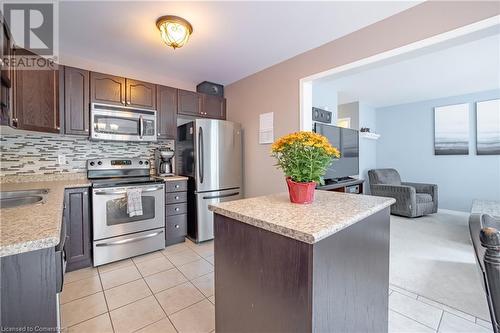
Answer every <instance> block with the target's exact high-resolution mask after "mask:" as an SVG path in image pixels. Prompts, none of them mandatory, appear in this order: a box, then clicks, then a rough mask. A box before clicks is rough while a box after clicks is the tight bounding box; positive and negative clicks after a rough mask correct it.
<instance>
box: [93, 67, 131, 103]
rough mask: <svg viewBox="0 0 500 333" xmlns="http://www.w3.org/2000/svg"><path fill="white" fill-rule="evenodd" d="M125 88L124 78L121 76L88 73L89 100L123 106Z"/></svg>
mask: <svg viewBox="0 0 500 333" xmlns="http://www.w3.org/2000/svg"><path fill="white" fill-rule="evenodd" d="M125 90H126V86H125V78H123V77H119V76H114V75H109V74H102V73H95V72H92V73H90V100H91V102H92V103H103V104H111V105H121V106H125V105H126V99H125Z"/></svg>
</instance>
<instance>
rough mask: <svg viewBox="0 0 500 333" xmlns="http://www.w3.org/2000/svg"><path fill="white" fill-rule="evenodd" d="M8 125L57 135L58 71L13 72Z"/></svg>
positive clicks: (58, 129) (58, 130) (24, 51)
mask: <svg viewBox="0 0 500 333" xmlns="http://www.w3.org/2000/svg"><path fill="white" fill-rule="evenodd" d="M18 51H19V50H15V51H14V52H18ZM21 52H23V53H27V52H28V51H26V50H22V51H21ZM12 125H13V126H14V127H17V128H19V129H24V130H31V131H39V132H52V133H59V132H60V128H59V71H58V70H49V69H46V70H29V69H28V70H19V69H16V70H15V71H14V113H13V119H12Z"/></svg>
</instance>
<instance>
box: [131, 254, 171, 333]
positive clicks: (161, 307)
mask: <svg viewBox="0 0 500 333" xmlns="http://www.w3.org/2000/svg"><path fill="white" fill-rule="evenodd" d="M166 259H167V260H168V258H166ZM132 262H133V263H134V265H135V266H136V267H137V264H136V263H135V262H134V261H133V260H132ZM169 262H170V260H169ZM174 268H175V266H174ZM137 269H139V268H138V267H137ZM139 273H140V271H139ZM159 273H160V272H159ZM142 279H143V280H144V283H145V284H146V286H147V287H148V289H149V291H150V292H151V294H152V295H153V297H154V299H155V301H156V303H157V304H158V306H159V307H160V309H161V310H162V311H163V313H164V314H165V317H166V318H167V319H168V321H169V322H170V324H172V327H173V328H174V330H175V331H176V332H177V333H178V332H179V331H178V330H177V328H176V327H175V325H174V323H173V322H172V321H171V320H170V318H169V317H168V314H167V312H166V311H165V309H164V308H163V306H161V303H160V301H158V298H157V297H156V295H155V293H154V292H153V290H152V289H151V287H150V286H149V284H148V283H147V281H146V280H145V279H144V277H143V278H142ZM167 289H168V288H167ZM162 319H163V318H162ZM162 319H160V320H162ZM160 320H158V321H160ZM155 323H156V322H155ZM152 324H154V323H151V324H149V325H152ZM149 325H146V326H144V327H147V326H149ZM144 327H141V328H140V329H143V328H144ZM136 331H138V330H136Z"/></svg>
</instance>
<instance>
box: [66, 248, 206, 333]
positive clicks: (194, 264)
mask: <svg viewBox="0 0 500 333" xmlns="http://www.w3.org/2000/svg"><path fill="white" fill-rule="evenodd" d="M213 262H214V260H213V242H207V243H202V244H199V245H197V244H195V243H193V242H191V241H188V240H186V242H184V243H182V244H176V245H172V246H169V247H167V248H166V249H164V250H162V251H157V252H153V253H149V254H146V255H143V256H138V257H135V258H132V259H127V260H122V261H119V262H116V263H111V264H108V265H104V266H101V267H99V268H84V269H81V270H78V271H74V272H69V273H67V274H66V275H65V282H64V288H63V292H62V294H61V318H62V327H63V328H64V329H65V331H67V332H86V333H87V332H99V333H105V332H117V333H121V332H155V333H156V332H158V333H160V332H165V333H169V332H173V333H175V332H181V333H182V332H212V331H214V329H215V308H214V304H215V297H214V274H213V271H214V267H213Z"/></svg>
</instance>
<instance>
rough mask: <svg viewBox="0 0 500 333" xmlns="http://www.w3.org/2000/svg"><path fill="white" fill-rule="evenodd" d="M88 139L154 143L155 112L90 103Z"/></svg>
mask: <svg viewBox="0 0 500 333" xmlns="http://www.w3.org/2000/svg"><path fill="white" fill-rule="evenodd" d="M90 125H91V126H90V138H91V139H92V140H113V141H139V142H143V141H156V111H154V110H146V109H138V108H132V107H126V106H115V105H107V104H99V103H92V104H91V108H90Z"/></svg>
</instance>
